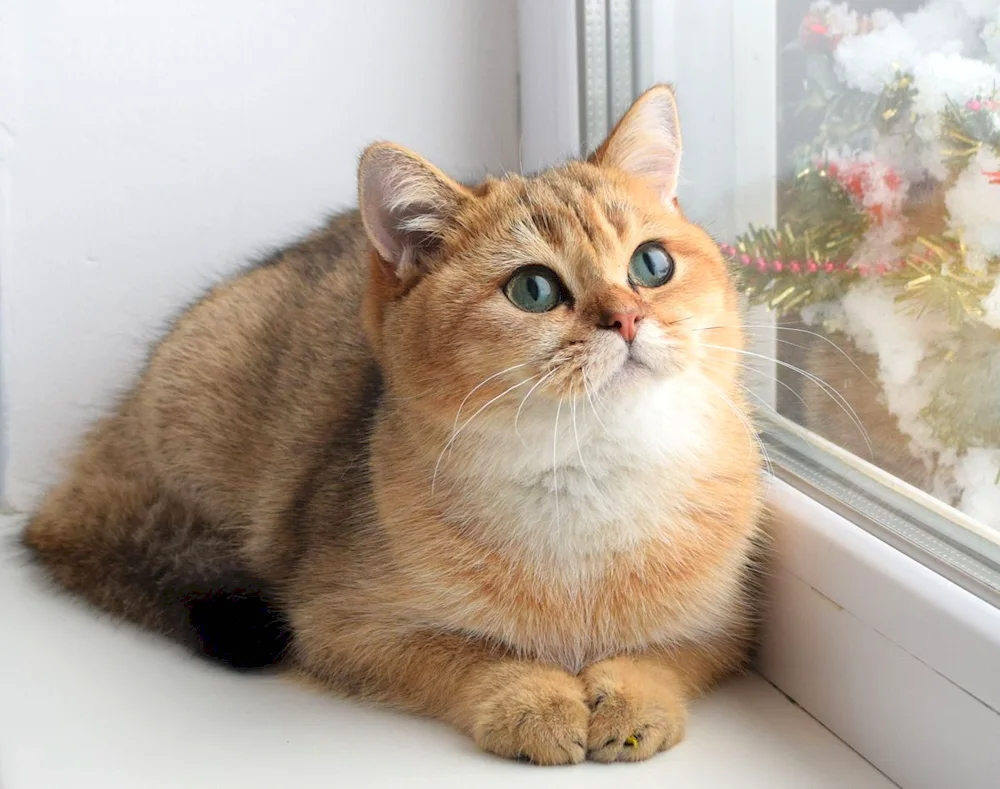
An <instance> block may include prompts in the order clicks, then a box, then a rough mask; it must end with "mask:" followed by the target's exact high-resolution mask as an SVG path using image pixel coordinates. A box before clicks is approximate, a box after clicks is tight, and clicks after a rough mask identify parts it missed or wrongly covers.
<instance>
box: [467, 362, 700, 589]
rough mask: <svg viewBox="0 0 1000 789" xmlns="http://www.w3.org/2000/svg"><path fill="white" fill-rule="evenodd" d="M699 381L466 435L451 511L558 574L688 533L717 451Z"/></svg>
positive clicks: (561, 408) (586, 401) (541, 413)
mask: <svg viewBox="0 0 1000 789" xmlns="http://www.w3.org/2000/svg"><path fill="white" fill-rule="evenodd" d="M705 389H706V386H705V385H704V382H702V381H699V379H698V377H697V374H696V373H692V374H687V375H680V376H676V377H673V378H670V379H668V380H664V381H659V382H655V383H651V384H650V385H649V386H648V387H644V388H643V389H642V391H639V392H636V393H634V394H633V393H624V394H621V395H620V396H617V397H616V398H615V399H614V400H611V399H610V398H606V399H599V398H594V399H591V398H587V397H582V398H579V399H576V400H570V399H569V398H567V399H565V400H564V401H562V402H561V403H552V402H545V401H540V402H538V403H536V404H535V405H534V406H533V407H532V408H525V409H524V410H523V412H522V413H521V415H520V418H519V419H518V424H517V431H516V432H515V430H514V424H513V419H511V424H510V427H509V429H503V425H502V423H501V424H500V426H499V429H498V424H497V422H496V421H492V422H491V424H490V426H489V429H483V430H481V431H480V432H475V431H469V432H470V435H469V436H468V437H464V436H463V445H462V447H461V448H460V452H459V453H457V454H460V455H461V456H462V459H463V460H462V466H461V468H460V469H457V470H456V471H455V472H453V473H455V474H456V479H455V482H456V483H458V484H456V485H455V487H454V488H452V489H453V490H455V491H457V495H456V496H455V501H454V504H453V505H452V507H451V508H450V509H451V511H452V512H453V513H454V515H455V516H456V518H459V519H462V520H465V519H468V518H474V519H475V521H476V522H477V524H481V525H482V528H485V529H487V530H488V532H489V534H488V536H489V538H490V540H491V542H492V543H493V544H494V545H497V546H499V547H500V548H502V549H505V550H510V551H516V552H517V554H518V555H519V556H520V557H521V558H522V559H526V560H527V561H529V562H530V563H531V564H534V565H535V566H536V567H538V569H539V571H541V572H544V573H545V574H546V576H547V577H549V578H550V579H551V578H553V575H556V576H563V577H564V578H565V580H567V581H571V580H576V581H579V580H581V575H586V574H588V573H589V572H591V571H593V570H596V569H598V568H599V567H600V566H601V564H602V562H603V561H605V560H606V558H607V557H608V556H611V555H613V554H614V553H616V552H620V551H625V550H630V549H634V548H635V547H637V546H638V545H640V544H641V543H642V542H643V541H644V540H649V539H661V540H670V539H671V537H672V535H676V534H677V530H684V529H685V528H688V525H687V521H686V519H685V518H683V517H681V516H680V512H681V511H682V510H683V509H684V506H683V505H684V503H685V497H686V495H687V492H688V491H689V490H690V488H691V485H692V484H693V480H694V478H695V476H696V474H697V471H698V470H699V468H700V467H701V466H703V465H704V463H705V462H706V455H707V453H710V452H711V451H712V443H713V442H712V440H711V433H712V424H711V419H710V414H711V413H712V405H713V404H712V403H709V402H706V393H705Z"/></svg>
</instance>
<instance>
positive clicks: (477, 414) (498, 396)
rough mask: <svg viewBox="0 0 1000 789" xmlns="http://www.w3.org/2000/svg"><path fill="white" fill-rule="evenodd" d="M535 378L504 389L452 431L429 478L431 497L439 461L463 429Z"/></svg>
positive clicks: (439, 465)
mask: <svg viewBox="0 0 1000 789" xmlns="http://www.w3.org/2000/svg"><path fill="white" fill-rule="evenodd" d="M537 377H538V376H537V375H533V376H531V378H525V379H524V380H523V381H521V382H519V383H516V384H514V385H513V386H511V387H508V388H507V389H504V390H503V391H502V392H501V393H500V394H498V395H497V396H496V397H494V398H493V399H492V400H489V401H487V402H486V403H485V404H484V405H482V406H480V407H479V410H478V411H476V413H474V414H473V415H472V416H470V417H469V418H468V419H467V420H466V421H465V422H463V423H462V426H461V427H460V428H458V430H456V431H454V432H453V433H452V434H451V438H449V439H448V441H447V443H446V444H445V445H444V449H442V450H441V454H440V455H438V459H437V463H435V464H434V474H433V475H432V476H431V495H433V494H434V488H435V485H436V484H437V475H438V469H440V468H441V461H442V460H443V459H444V456H445V453H446V452H447V451H448V450H449V449H450V448H451V447H452V445H453V444H454V443H455V441H456V440H457V439H458V437H459V436H460V435H461V434H462V432H463V431H464V430H465V428H467V427H468V426H469V425H471V424H472V421H473V420H474V419H475V418H476V417H477V416H479V415H480V414H481V413H483V411H485V410H486V409H487V408H489V407H490V406H491V405H493V404H494V403H495V402H496V401H497V400H499V399H500V398H501V397H503V396H505V395H507V394H509V393H510V392H513V391H514V390H515V389H517V388H519V387H522V386H524V385H525V384H526V383H528V382H529V381H533V380H534V379H535V378H537Z"/></svg>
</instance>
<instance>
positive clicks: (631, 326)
mask: <svg viewBox="0 0 1000 789" xmlns="http://www.w3.org/2000/svg"><path fill="white" fill-rule="evenodd" d="M641 320H642V315H640V314H639V313H638V312H608V313H605V314H604V315H603V316H601V322H600V323H599V324H598V325H599V326H601V327H602V328H605V329H614V330H615V331H617V332H618V333H619V334H620V335H621V336H622V337H623V338H624V339H625V342H627V343H631V342H632V341H633V340H634V339H635V334H636V332H637V331H638V330H639V321H641Z"/></svg>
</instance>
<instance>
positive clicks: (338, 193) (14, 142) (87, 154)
mask: <svg viewBox="0 0 1000 789" xmlns="http://www.w3.org/2000/svg"><path fill="white" fill-rule="evenodd" d="M516 71H517V44H516V2H515V0H488V2H487V0H374V1H372V2H360V1H359V2H355V1H354V0H336V1H334V0H169V2H162V1H161V0H0V123H2V126H0V299H2V302H0V304H2V313H0V319H2V323H0V340H2V354H3V355H2V363H3V366H2V376H3V393H4V401H5V406H6V419H7V425H6V428H7V429H6V443H7V447H6V460H5V463H4V476H3V482H4V489H3V490H4V493H5V496H6V499H7V501H8V503H9V504H10V505H12V506H14V507H16V508H18V507H19V508H24V507H27V506H29V505H30V503H31V501H32V499H33V497H34V496H35V495H37V493H38V491H39V489H40V486H41V485H43V484H45V483H46V482H48V481H50V480H51V479H52V478H53V475H54V474H55V473H57V460H58V459H59V458H60V457H61V456H62V455H64V454H65V453H66V452H67V451H68V450H69V449H70V447H71V446H72V442H73V440H74V438H75V437H77V436H78V435H79V434H80V432H81V430H82V429H84V427H85V426H86V424H87V423H88V422H89V421H90V420H92V419H93V418H94V417H95V416H97V415H99V414H100V413H101V412H102V410H103V409H104V408H106V406H107V405H108V404H109V403H110V402H111V400H112V398H113V396H114V394H115V392H117V391H119V390H120V389H121V388H123V387H124V386H125V385H127V383H128V382H129V381H130V380H131V377H132V375H133V374H134V372H135V370H136V367H137V363H138V361H139V360H140V359H141V357H142V354H143V352H144V349H145V346H146V344H147V342H148V341H149V339H151V338H153V337H155V336H156V335H157V332H158V331H159V330H160V328H161V327H162V326H163V324H164V321H165V320H166V319H167V318H168V317H169V316H170V315H171V314H172V312H173V311H174V310H175V309H176V308H177V307H179V306H180V305H181V304H183V302H184V301H185V300H186V299H188V298H189V297H191V296H192V295H194V294H196V293H197V292H198V291H199V290H200V289H201V288H202V287H204V286H205V285H206V284H207V283H209V282H211V281H212V280H213V279H214V278H215V277H216V276H217V275H218V274H219V273H220V272H224V271H226V270H228V269H231V268H232V267H234V266H237V265H239V264H240V263H241V261H243V260H244V259H245V258H246V257H247V256H252V255H255V254H257V253H259V252H261V251H263V250H266V248H268V247H269V246H271V245H275V244H281V243H282V242H285V241H287V240H289V239H290V238H292V237H294V236H295V235H296V234H297V233H300V232H302V231H304V230H306V229H308V228H310V227H311V226H313V225H315V224H316V223H317V222H318V221H319V220H320V219H321V217H322V216H323V214H324V213H326V212H328V211H330V210H333V209H337V208H342V207H347V206H350V205H351V204H352V203H353V202H354V188H355V185H354V169H355V163H356V160H357V155H358V153H359V152H360V150H361V148H362V147H363V146H364V145H365V144H366V143H367V142H369V141H371V140H373V139H376V138H384V139H392V140H396V141H398V142H401V143H403V144H405V145H409V146H411V147H413V148H415V149H416V150H418V151H420V152H421V153H423V154H425V155H426V156H428V157H429V158H431V159H432V160H433V161H435V162H436V163H438V164H439V165H441V166H442V167H444V168H445V169H446V170H448V171H450V172H452V173H453V174H455V175H457V176H460V177H469V176H480V175H482V174H483V173H484V172H485V171H487V170H493V171H496V170H500V169H502V168H508V169H514V168H516V167H517V164H518V129H517V90H516Z"/></svg>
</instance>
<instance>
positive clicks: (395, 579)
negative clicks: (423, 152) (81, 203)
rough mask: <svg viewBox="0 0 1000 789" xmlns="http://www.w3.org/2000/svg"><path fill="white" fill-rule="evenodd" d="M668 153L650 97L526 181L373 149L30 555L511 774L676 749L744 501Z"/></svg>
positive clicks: (180, 369) (718, 651)
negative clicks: (434, 722)
mask: <svg viewBox="0 0 1000 789" xmlns="http://www.w3.org/2000/svg"><path fill="white" fill-rule="evenodd" d="M680 156H681V134H680V127H679V122H678V118H677V108H676V104H675V100H674V96H673V92H672V90H671V89H670V88H669V87H667V86H656V87H654V88H651V89H650V90H649V91H647V92H646V93H644V94H643V95H642V96H640V97H639V98H638V99H637V101H636V102H635V104H634V105H633V106H632V107H631V109H630V110H629V111H628V112H627V113H626V114H625V115H624V117H623V118H622V119H621V120H620V121H619V123H618V124H617V126H616V127H615V128H614V130H613V131H612V132H611V133H610V135H609V136H608V138H607V140H605V141H604V143H603V144H602V145H601V146H600V147H599V148H598V149H597V150H596V152H595V153H594V154H593V155H592V156H590V157H589V158H587V159H586V160H581V161H571V162H569V163H567V164H565V165H563V166H559V167H555V168H553V169H549V170H546V171H544V172H542V173H540V174H537V175H533V176H529V177H524V176H519V175H513V174H511V175H506V176H504V177H501V178H489V179H487V180H485V181H483V182H482V183H480V184H478V185H475V186H466V185H462V184H459V183H457V182H456V181H454V180H452V179H451V178H449V177H448V176H447V175H445V174H444V173H443V172H441V171H440V170H438V169H437V168H435V167H434V166H433V165H431V164H430V163H428V162H427V161H425V160H424V159H422V158H420V157H419V156H417V155H416V154H414V153H412V152H410V151H408V150H406V149H404V148H402V147H399V146H396V145H393V144H389V143H376V144H374V145H372V146H370V147H369V148H368V149H367V150H366V151H365V152H364V154H363V155H362V157H361V160H360V164H359V171H358V172H359V175H358V181H359V210H357V211H354V212H349V213H345V214H343V215H340V216H336V217H334V218H333V219H332V220H331V221H330V222H329V224H328V225H327V226H326V227H324V228H323V229H321V230H319V231H317V232H315V233H314V234H312V235H311V236H309V237H308V238H306V239H305V240H304V241H302V242H301V243H298V244H296V245H294V246H292V247H290V248H288V249H286V250H284V251H283V252H280V253H279V254H276V255H274V256H273V257H272V258H270V259H268V260H266V261H264V262H262V263H259V264H257V265H255V266H253V267H251V268H249V269H248V270H246V271H244V272H243V273H241V274H239V275H238V276H235V277H234V278H232V279H229V280H228V281H225V282H222V283H221V284H219V285H217V286H216V287H215V288H214V289H212V290H210V291H209V292H208V293H207V294H206V295H205V296H204V297H203V298H201V299H200V300H199V301H198V302H197V303H195V304H194V305H192V306H191V307H189V308H188V309H187V310H186V311H185V312H184V313H183V314H182V315H181V316H180V317H179V318H178V319H177V321H176V322H175V324H174V325H173V327H172V329H171V330H170V331H169V333H168V334H167V336H166V337H165V338H164V339H163V340H162V341H161V342H160V343H159V344H158V345H157V346H156V347H155V348H154V349H153V351H152V353H151V356H150V358H149V361H148V363H147V365H146V367H145V369H144V370H143V372H142V373H141V376H140V377H139V379H138V381H137V383H136V384H135V386H134V388H133V389H132V390H131V391H130V392H129V393H128V395H127V396H125V397H124V398H123V399H122V401H121V402H120V403H119V404H118V406H117V408H116V410H115V411H114V412H113V413H111V414H110V415H109V416H107V417H106V418H105V419H104V420H103V421H101V422H99V423H98V424H97V425H96V426H95V427H94V428H93V430H92V432H90V433H89V435H88V436H87V437H86V439H85V441H84V442H83V445H82V447H81V448H80V450H79V452H78V454H77V455H76V456H75V459H74V460H73V461H72V463H71V465H70V467H69V469H68V471H67V476H66V477H65V479H64V481H62V482H61V483H60V484H58V485H57V486H56V487H54V488H53V489H52V490H51V491H50V492H49V493H48V495H47V496H46V497H45V498H44V499H43V501H42V502H41V504H40V506H39V508H38V509H37V511H36V512H35V513H34V515H33V516H32V517H31V519H30V520H29V522H28V524H27V526H26V529H25V532H24V535H23V540H24V543H25V544H26V545H27V546H29V548H30V549H31V552H32V553H33V555H34V556H35V557H36V558H37V560H38V561H39V562H40V563H41V564H42V565H43V566H44V567H45V568H47V570H48V572H49V573H50V575H51V576H52V577H53V578H54V579H55V580H56V581H57V582H59V583H60V584H61V585H63V586H64V587H66V588H68V589H70V590H72V591H73V592H76V593H78V594H79V595H82V596H83V597H84V598H86V599H87V600H89V601H90V602H91V603H93V604H95V605H96V606H98V607H99V608H102V609H105V610H106V611H108V612H110V613H112V614H114V615H116V616H118V617H121V618H124V619H126V620H130V621H132V622H135V623H138V624H140V625H143V626H145V627H147V628H150V629H152V630H155V631H158V632H160V633H162V634H165V635H167V636H170V637H172V638H174V639H176V640H178V641H180V642H182V643H184V644H187V645H188V646H190V647H191V648H192V649H194V650H197V651H198V652H200V653H204V654H206V655H208V656H209V657H212V658H216V659H218V660H221V661H224V662H225V663H228V664H230V665H232V666H235V667H238V668H250V667H256V666H263V665H268V664H272V663H275V662H280V663H281V664H282V665H283V666H285V667H286V670H287V671H288V672H289V673H291V674H293V675H295V676H298V677H301V678H302V679H303V680H306V681H308V682H309V683H310V684H312V685H319V686H322V687H324V688H327V689H330V690H331V691H333V692H336V693H341V694H347V695H350V696H354V697H358V698H362V699H366V700H370V701H377V702H381V703H384V704H388V705H392V706H394V707H396V708H399V709H402V710H407V711H410V712H413V713H418V714H423V715H429V716H434V717H436V718H439V719H442V720H444V721H448V722H450V723H451V724H453V725H454V726H456V727H457V728H458V729H460V730H461V731H463V732H466V733H467V734H469V735H470V736H471V737H472V738H474V740H475V742H476V743H478V744H479V745H480V746H481V747H482V748H483V749H485V750H486V751H490V752H493V753H495V754H499V755H501V756H504V757H510V758H520V759H524V760H527V761H531V762H534V763H538V764H562V763H578V762H581V761H582V760H584V759H588V758H589V759H592V760H596V761H601V762H611V761H638V760H642V759H646V758H648V757H650V756H652V755H653V754H655V753H657V752H658V751H662V750H665V749H667V748H669V747H670V746H672V745H674V744H675V743H677V742H678V741H679V740H680V739H681V738H682V736H683V733H684V728H685V719H686V707H687V704H688V702H689V701H690V700H691V699H693V698H695V697H697V696H699V695H700V694H702V693H703V692H705V691H706V690H707V689H708V688H710V687H711V686H712V685H713V684H714V683H715V682H716V681H718V680H719V679H720V678H722V677H724V676H726V675H727V674H729V673H731V672H733V671H736V670H738V669H740V668H741V667H742V666H743V665H744V664H745V662H746V658H747V653H748V649H749V647H750V644H751V640H752V637H753V623H754V618H755V605H756V597H757V595H756V594H755V593H754V591H753V590H754V579H755V577H756V570H755V568H756V567H757V556H758V551H759V546H760V535H761V530H760V526H759V512H760V507H761V485H762V476H761V467H760V462H761V461H760V456H759V453H758V449H757V444H756V438H755V435H754V434H753V432H752V430H751V428H750V425H749V424H748V422H747V418H746V416H745V412H746V411H747V405H746V403H745V402H744V397H743V392H744V389H743V388H742V385H741V384H740V376H741V365H740V359H741V355H740V353H739V350H740V349H741V348H742V345H743V332H742V328H741V316H740V310H739V299H738V294H737V292H736V291H735V289H734V286H733V284H732V282H731V280H730V277H729V274H728V272H727V269H726V266H725V264H724V261H723V258H722V256H721V254H720V251H719V249H718V247H717V245H716V244H715V243H713V241H712V240H711V238H710V237H709V236H708V235H707V234H706V233H705V232H704V231H703V230H701V229H700V228H699V227H697V226H695V225H694V224H692V223H690V222H688V221H687V220H686V219H685V218H684V216H683V214H682V212H681V210H680V208H679V205H678V202H677V199H676V196H675V191H676V186H677V179H678V168H679V166H680Z"/></svg>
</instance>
